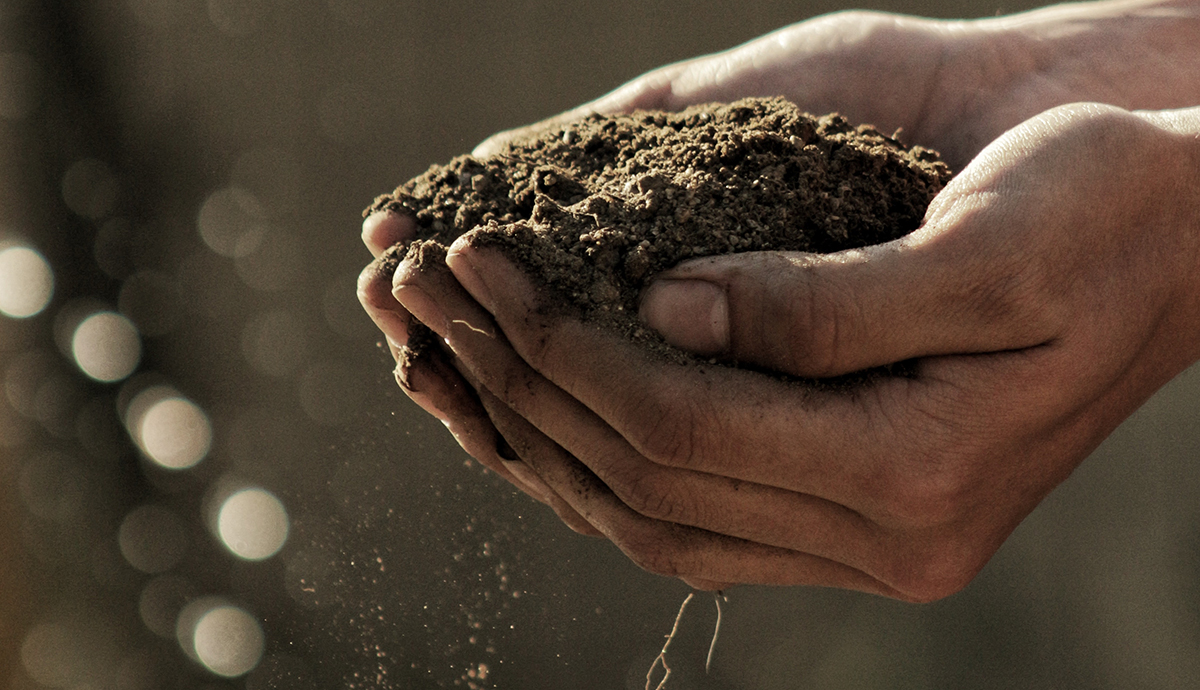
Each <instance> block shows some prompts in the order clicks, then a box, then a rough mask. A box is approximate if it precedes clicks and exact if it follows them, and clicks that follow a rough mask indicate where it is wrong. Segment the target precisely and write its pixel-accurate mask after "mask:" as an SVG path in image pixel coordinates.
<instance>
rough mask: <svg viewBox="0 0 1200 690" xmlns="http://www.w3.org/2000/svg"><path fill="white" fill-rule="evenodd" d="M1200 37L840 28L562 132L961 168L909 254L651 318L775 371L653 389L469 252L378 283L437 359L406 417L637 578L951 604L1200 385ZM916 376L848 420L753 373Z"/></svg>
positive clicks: (1026, 19)
mask: <svg viewBox="0 0 1200 690" xmlns="http://www.w3.org/2000/svg"><path fill="white" fill-rule="evenodd" d="M1198 17H1200V5H1198V4H1197V3H1195V2H1177V3H1145V2H1121V3H1102V4H1081V5H1068V6H1061V7H1054V8H1048V9H1046V10H1040V11H1038V12H1033V13H1027V14H1024V15H1015V16H1013V17H1007V18H998V19H988V20H981V21H975V22H935V21H931V20H922V19H915V18H910V17H898V16H893V15H882V14H874V13H858V12H855V13H841V14H837V15H831V16H829V17H823V18H818V19H815V20H811V21H809V22H804V23H801V24H798V25H795V26H792V27H788V28H785V29H783V30H781V31H779V32H776V33H774V34H771V35H768V36H766V37H764V38H762V39H759V40H758V41H755V42H752V43H750V44H747V45H745V46H742V47H740V48H737V49H734V50H733V51H729V52H727V53H723V54H718V55H714V56H709V57H706V58H699V59H697V60H693V61H689V62H685V63H681V64H678V65H672V66H668V67H666V68H663V69H661V70H658V71H655V72H652V73H650V74H648V75H645V76H643V77H641V78H639V79H638V80H635V81H634V82H631V83H630V84H628V85H626V86H624V87H622V88H621V89H618V90H617V91H616V92H614V93H613V94H610V95H609V96H606V97H604V98H602V99H600V100H598V101H596V102H595V103H593V104H589V105H587V106H583V107H582V108H581V109H579V110H577V111H573V112H572V113H568V114H565V115H564V116H562V117H571V116H577V115H578V114H580V113H581V112H585V111H589V110H599V111H606V112H607V111H618V110H626V109H630V108H634V107H664V108H678V107H682V106H684V105H687V104H689V103H692V102H702V101H708V100H730V99H732V98H736V97H740V96H744V95H763V94H776V93H784V94H785V95H787V96H788V97H789V98H792V99H793V100H795V101H796V102H797V103H799V104H801V105H802V106H803V107H805V108H806V109H808V110H811V111H815V112H825V111H827V110H839V111H841V112H843V113H844V114H846V115H847V116H848V117H850V118H851V119H852V120H867V121H873V122H875V123H877V124H879V125H880V126H881V127H883V128H885V129H887V128H902V129H903V130H904V132H906V133H907V135H906V138H907V139H908V140H909V141H911V142H912V143H919V144H922V145H926V146H931V147H934V148H938V149H939V150H942V151H943V152H944V153H945V154H946V155H947V157H948V159H949V160H950V162H951V163H952V165H955V164H956V165H957V166H961V167H962V171H961V172H960V173H959V174H958V175H957V176H956V177H955V179H954V180H953V181H952V182H951V183H950V185H948V186H947V187H946V189H945V190H943V192H942V193H941V194H940V195H939V196H938V197H937V198H936V199H935V200H934V202H933V204H932V205H931V207H930V209H929V211H928V213H927V215H926V218H925V222H924V223H923V225H922V227H921V228H920V229H919V230H917V231H916V232H914V233H913V234H911V235H909V236H908V237H905V238H902V239H901V240H898V241H896V242H892V243H889V244H886V245H881V246H878V247H871V248H867V249H862V250H854V251H849V252H841V253H838V254H833V255H824V256H813V255H805V254H799V253H783V252H756V253H746V254H738V255H731V256H725V257H714V258H708V259H700V260H695V261H690V262H685V263H684V264H681V265H680V266H678V267H676V268H674V269H672V270H670V271H667V272H666V273H664V274H662V275H661V276H659V278H658V279H657V281H656V282H655V283H654V284H653V285H652V286H651V287H650V288H649V289H648V290H647V292H646V293H645V294H644V295H643V302H642V306H641V316H642V318H643V320H644V321H645V322H646V323H647V324H648V325H649V326H651V327H653V328H655V329H657V330H658V331H659V332H660V333H662V334H663V335H664V337H665V338H666V339H667V340H668V341H670V342H672V343H674V344H676V345H677V346H679V347H682V348H684V349H688V350H692V351H694V352H697V353H700V354H703V355H705V356H709V357H714V358H717V359H721V360H725V361H728V362H738V363H743V364H752V365H754V367H755V370H750V369H747V368H735V367H728V366H705V367H682V366H679V365H675V364H667V363H663V362H662V361H661V360H658V359H655V358H654V357H652V356H650V355H648V354H647V353H645V352H643V351H641V350H640V349H639V348H638V347H636V346H634V345H632V344H630V343H628V342H626V341H624V340H622V339H620V338H619V337H617V336H615V335H613V334H609V333H606V332H603V331H600V330H598V329H596V328H593V327H591V326H590V325H589V324H586V323H582V322H580V321H578V320H574V319H571V318H567V317H550V316H547V315H546V312H545V311H544V310H541V309H539V299H540V297H539V295H538V293H537V291H535V290H534V289H533V287H532V284H531V283H530V281H529V280H528V278H527V277H526V276H524V275H523V274H522V273H521V272H520V271H519V270H518V269H517V268H516V267H515V266H514V265H513V264H512V263H510V262H508V261H507V260H506V259H505V258H504V257H503V256H502V255H501V254H499V253H498V252H496V251H495V250H486V249H480V248H476V247H473V246H471V238H470V235H469V234H468V235H467V236H464V237H463V238H461V239H460V240H458V241H457V242H455V244H454V245H453V246H452V247H451V251H450V254H449V256H448V258H447V261H446V265H445V266H431V267H430V266H427V267H417V266H413V265H410V264H407V263H404V262H401V263H400V264H399V265H398V266H397V267H396V268H395V270H394V271H392V270H390V268H389V265H388V264H386V263H384V262H381V261H377V262H375V263H374V264H372V265H371V266H369V267H368V268H367V270H366V271H364V274H363V277H362V279H361V281H360V297H361V298H362V300H363V303H364V305H365V306H366V308H367V311H368V313H370V314H371V315H372V318H374V319H375V322H376V323H377V324H378V325H379V326H380V328H381V329H382V330H383V332H384V333H385V334H386V335H387V336H388V339H389V342H391V343H392V344H393V347H395V345H396V344H398V343H402V342H403V341H404V338H405V337H406V335H407V323H408V321H409V319H410V318H411V317H412V316H415V317H416V318H418V319H419V320H420V321H422V322H423V323H425V324H427V325H429V326H430V327H431V328H433V329H434V330H435V331H436V332H437V333H438V334H439V335H440V336H441V337H443V338H444V339H445V340H446V342H447V344H448V345H449V353H447V354H444V355H441V356H439V357H438V358H436V359H435V360H432V361H431V362H430V363H428V364H424V365H420V366H416V367H412V368H404V367H401V368H400V369H399V370H398V379H399V380H400V381H401V385H402V386H403V387H405V389H406V391H408V392H409V394H410V396H412V397H413V399H414V400H416V401H417V402H418V403H419V404H420V405H422V407H424V408H425V409H426V410H428V411H430V412H431V413H433V414H435V415H437V416H439V417H440V418H441V419H443V421H445V422H446V423H447V425H448V426H449V427H450V430H451V432H452V433H454V434H455V436H456V438H458V440H459V442H460V443H461V444H462V445H463V447H464V448H466V449H467V451H468V452H470V453H471V454H472V455H474V456H476V457H477V458H479V459H480V460H481V461H482V462H484V463H486V464H488V465H489V466H490V467H492V468H493V469H496V471H498V472H500V473H501V474H502V475H503V476H505V477H506V478H508V479H509V480H510V481H512V482H513V483H514V484H515V485H517V486H518V487H520V488H522V489H523V490H525V491H526V492H527V493H529V494H530V495H531V496H533V497H534V498H537V499H538V500H541V501H543V502H545V503H547V504H549V505H550V506H551V507H553V508H554V510H555V511H556V512H557V513H558V514H559V515H560V517H562V518H563V520H564V521H565V522H566V523H567V524H568V525H570V526H571V527H572V528H574V529H576V530H577V531H580V532H583V533H590V534H600V535H603V536H604V537H606V538H608V539H610V540H611V541H612V542H613V543H614V544H616V545H617V546H618V547H619V548H621V549H622V550H623V551H624V552H625V553H626V554H628V555H629V557H630V558H631V559H632V560H633V561H634V562H635V563H637V564H638V565H639V566H641V567H643V568H646V569H647V570H650V571H653V572H657V573H661V574H664V575H669V576H674V577H679V578H682V579H684V580H685V581H687V582H689V583H690V584H692V585H693V586H697V587H703V588H720V587H723V586H727V585H728V584H731V583H763V584H806V585H823V586H834V587H844V588H850V589H858V590H862V591H868V592H874V593H878V594H882V595H885V596H891V597H895V598H899V599H904V600H910V601H932V600H935V599H938V598H941V597H944V596H947V595H949V594H952V593H954V592H956V591H958V590H960V589H961V588H962V587H964V586H966V584H967V583H968V582H970V580H971V579H972V578H973V577H974V576H975V575H976V574H977V573H978V571H979V570H980V569H981V568H982V567H983V566H984V564H986V562H987V561H988V559H990V557H991V556H992V554H994V553H995V551H996V550H997V549H998V548H999V547H1000V545H1001V544H1002V543H1003V542H1004V540H1005V539H1006V538H1007V537H1008V535H1009V534H1010V533H1011V532H1012V530H1013V529H1014V528H1015V527H1016V525H1017V524H1019V523H1020V521H1021V520H1022V519H1023V518H1024V517H1025V516H1026V515H1028V513H1029V512H1030V511H1031V510H1033V508H1034V507H1036V506H1037V504H1038V503H1039V502H1040V501H1041V500H1042V499H1043V498H1044V497H1045V496H1046V494H1047V493H1049V491H1051V490H1052V489H1053V488H1054V487H1055V486H1057V485H1058V484H1059V483H1060V482H1062V481H1063V480H1064V479H1065V478H1066V477H1067V476H1068V475H1069V474H1070V472H1071V471H1072V470H1073V469H1074V468H1075V467H1076V466H1077V465H1078V464H1079V463H1080V462H1082V460H1083V459H1084V458H1085V457H1087V455H1088V454H1089V453H1090V452H1091V451H1092V450H1093V449H1094V448H1095V447H1096V446H1097V445H1098V444H1099V443H1100V442H1101V441H1102V440H1103V439H1104V438H1105V437H1106V436H1108V434H1109V433H1111V431H1112V430H1113V429H1114V428H1115V427H1116V426H1117V425H1118V424H1119V423H1120V422H1121V421H1122V420H1124V419H1125V418H1126V417H1127V416H1128V415H1129V414H1131V413H1132V412H1133V411H1134V410H1135V409H1137V407H1138V406H1140V405H1141V404H1142V403H1143V402H1144V401H1145V400H1146V399H1147V398H1148V397H1149V396H1150V395H1152V394H1153V393H1154V391H1155V390H1157V389H1158V388H1159V387H1161V386H1162V385H1163V384H1165V383H1166V382H1167V381H1169V380H1170V379H1171V378H1172V377H1174V376H1175V375H1176V374H1178V373H1179V372H1180V371H1182V370H1183V369H1184V368H1186V367H1187V366H1189V365H1190V364H1192V363H1193V362H1195V361H1196V360H1197V359H1200V337H1198V336H1197V334H1200V285H1197V284H1196V282H1197V280H1198V279H1197V278H1196V277H1195V276H1196V275H1197V274H1198V272H1197V271H1196V268H1197V266H1200V108H1188V107H1187V106H1193V105H1195V104H1196V103H1200V80H1197V79H1196V78H1195V77H1194V75H1195V74H1200V47H1198V46H1200V19H1198ZM1088 101H1103V103H1105V104H1103V105H1102V104H1100V103H1098V102H1088ZM1131 108H1138V109H1140V110H1131ZM1171 108H1174V110H1171ZM538 126H539V125H535V126H534V127H538ZM540 126H545V125H540ZM523 131H528V130H523ZM519 134H520V132H517V133H505V134H501V135H497V137H493V138H492V139H489V140H488V141H487V142H484V144H482V145H481V147H480V151H479V152H480V153H486V152H487V151H489V150H494V147H495V146H497V145H499V142H501V141H502V140H503V139H504V138H505V137H510V136H514V135H519ZM412 233H413V224H412V221H411V219H407V218H403V217H399V216H390V215H382V214H381V215H377V216H373V217H371V218H368V219H367V221H366V222H365V223H364V240H365V242H366V243H367V246H368V247H369V248H370V249H371V250H372V252H373V253H375V254H376V255H377V256H378V255H379V254H380V253H381V252H382V251H383V249H384V248H386V247H387V246H389V245H391V244H394V243H396V242H404V241H406V240H407V239H409V238H411V236H412ZM496 296H502V299H498V298H497V297H496ZM906 360H911V361H913V362H914V366H915V375H914V376H912V377H911V378H881V379H878V380H875V381H874V382H872V383H871V384H869V385H867V386H865V387H861V388H859V389H856V390H854V391H850V392H847V391H829V390H822V389H816V388H813V387H808V386H802V385H798V384H794V383H785V382H782V381H780V380H779V379H777V378H774V377H770V376H766V375H764V374H762V373H758V372H759V371H761V370H764V369H765V370H770V371H776V372H782V373H787V374H792V375H796V376H801V377H825V376H833V375H837V374H841V373H846V372H852V371H857V370H860V369H863V368H867V367H872V366H878V365H883V364H888V363H894V362H900V361H906Z"/></svg>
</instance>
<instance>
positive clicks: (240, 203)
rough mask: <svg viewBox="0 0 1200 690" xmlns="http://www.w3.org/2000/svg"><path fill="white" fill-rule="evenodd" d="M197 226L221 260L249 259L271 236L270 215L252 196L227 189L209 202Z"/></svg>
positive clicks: (212, 196) (199, 217)
mask: <svg viewBox="0 0 1200 690" xmlns="http://www.w3.org/2000/svg"><path fill="white" fill-rule="evenodd" d="M196 226H197V228H198V229H199V230H200V239H202V240H204V243H205V244H206V245H208V248H209V249H211V250H213V251H214V252H216V253H218V254H220V255H221V256H230V257H239V256H246V255H248V254H250V253H251V252H253V251H254V250H255V249H257V248H258V245H259V243H260V242H262V238H263V235H265V234H266V232H267V226H266V212H265V211H264V210H263V207H262V204H260V203H258V200H257V199H256V198H254V195H253V194H251V193H250V192H248V191H246V190H245V189H242V188H241V187H226V188H224V189H218V190H217V191H215V192H213V193H212V194H210V195H209V197H208V198H207V199H205V201H204V204H203V205H201V206H200V214H199V215H198V216H197V218H196Z"/></svg>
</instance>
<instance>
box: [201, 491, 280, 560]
mask: <svg viewBox="0 0 1200 690" xmlns="http://www.w3.org/2000/svg"><path fill="white" fill-rule="evenodd" d="M217 533H218V534H219V536H220V537H221V542H222V543H223V544H225V547H226V548H228V549H229V550H230V551H232V552H233V553H234V554H235V555H237V556H239V557H240V558H244V559H246V560H250V561H260V560H263V559H266V558H270V557H271V556H274V555H275V554H276V553H278V552H279V550H280V549H281V548H283V544H284V542H286V541H287V536H288V515H287V509H285V508H284V507H283V503H282V502H280V500H279V499H278V498H276V497H275V496H274V495H273V494H272V493H271V492H269V491H266V490H265V489H243V490H242V491H239V492H237V493H235V494H233V495H232V496H230V497H229V498H227V499H225V502H224V503H222V504H221V510H220V512H219V513H218V515H217Z"/></svg>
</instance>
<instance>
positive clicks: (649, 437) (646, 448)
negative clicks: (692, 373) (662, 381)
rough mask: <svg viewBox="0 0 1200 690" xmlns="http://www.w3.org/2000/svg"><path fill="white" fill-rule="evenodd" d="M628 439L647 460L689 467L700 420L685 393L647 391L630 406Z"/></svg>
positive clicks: (696, 445) (697, 443)
mask: <svg viewBox="0 0 1200 690" xmlns="http://www.w3.org/2000/svg"><path fill="white" fill-rule="evenodd" d="M631 412H632V414H631V416H630V419H631V420H632V422H633V423H632V424H631V428H632V431H631V433H630V438H629V440H630V442H631V443H632V444H633V446H634V448H636V449H637V450H638V452H639V453H641V454H642V455H643V456H645V457H646V458H647V459H648V460H650V461H651V462H654V463H657V464H659V465H665V466H668V467H683V468H686V467H691V466H692V465H694V464H695V454H696V452H697V450H698V447H699V446H700V445H701V442H700V439H699V436H700V434H701V433H702V432H701V431H700V427H701V426H702V424H701V421H700V420H699V419H698V414H697V412H696V410H695V408H694V407H693V406H692V404H691V403H690V402H689V401H688V400H687V398H686V397H676V396H674V395H668V394H664V393H663V392H661V391H651V392H648V394H647V395H645V396H644V397H643V398H642V399H641V400H640V402H639V403H638V404H636V405H634V406H633V407H632V408H631Z"/></svg>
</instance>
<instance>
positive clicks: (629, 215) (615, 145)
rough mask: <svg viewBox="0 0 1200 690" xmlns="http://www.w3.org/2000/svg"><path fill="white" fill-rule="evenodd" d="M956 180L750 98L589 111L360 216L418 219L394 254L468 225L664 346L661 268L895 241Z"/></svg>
mask: <svg viewBox="0 0 1200 690" xmlns="http://www.w3.org/2000/svg"><path fill="white" fill-rule="evenodd" d="M950 176H951V173H950V170H949V169H948V168H947V167H946V165H945V164H944V163H942V162H941V160H940V158H939V156H938V154H937V153H936V152H934V151H932V150H929V149H925V148H921V147H912V148H908V147H905V146H904V145H903V144H901V143H900V142H899V141H898V140H897V139H896V137H895V136H894V135H893V136H888V135H885V134H883V133H882V132H879V131H878V130H876V129H875V128H873V127H870V126H866V125H861V126H854V125H852V124H850V123H849V122H847V121H846V120H845V119H844V118H842V117H840V116H839V115H836V114H832V115H824V116H820V117H815V116H811V115H808V114H806V113H803V112H801V111H800V110H799V109H798V108H797V107H796V106H795V105H793V104H792V103H790V102H788V101H786V100H783V99H780V98H770V99H746V100H741V101H737V102H735V103H731V104H708V105H700V106H694V107H691V108H688V109H686V110H683V111H681V112H675V113H667V112H650V111H645V112H643V111H639V112H634V113H632V114H628V115H617V116H600V115H593V116H590V117H587V118H585V119H582V120H579V121H577V122H573V123H569V124H565V125H562V126H559V127H555V128H552V129H548V130H544V131H542V132H541V133H539V134H537V135H535V136H533V137H531V138H528V139H524V140H519V141H514V142H511V143H509V144H508V145H507V147H506V148H505V150H503V151H502V152H500V153H499V154H497V155H494V156H492V157H490V158H485V159H476V158H473V157H471V156H460V157H458V158H455V159H454V160H452V161H450V162H449V163H447V164H445V165H435V166H433V167H431V168H430V169H429V170H428V171H427V172H426V173H425V174H423V175H421V176H419V177H417V178H415V179H413V180H411V181H409V182H407V183H405V184H403V185H401V186H400V187H399V188H398V189H396V190H395V191H394V192H393V193H392V194H389V195H384V196H380V197H378V198H377V199H376V200H375V202H374V203H373V204H372V205H371V207H370V208H368V209H367V211H366V213H367V214H369V213H372V212H375V211H380V210H390V211H394V212H398V213H403V214H408V215H411V216H413V217H414V218H415V219H416V222H417V224H418V226H419V228H420V229H419V232H418V240H419V241H417V242H414V243H413V246H411V247H408V248H399V247H398V248H396V249H395V250H394V253H395V254H397V255H398V254H399V253H400V252H401V251H408V252H414V253H415V254H418V255H422V256H429V257H441V256H444V251H439V250H441V249H442V248H444V247H445V246H446V245H449V244H450V243H451V242H452V241H453V240H454V239H455V238H457V237H458V236H459V235H462V234H463V233H466V232H469V231H472V230H476V231H477V232H476V234H475V236H474V237H475V239H474V241H475V242H477V243H480V244H483V245H494V246H499V247H501V248H503V249H504V251H505V252H506V253H507V254H508V255H509V256H511V257H512V258H513V259H514V260H515V261H516V262H518V263H519V264H520V265H522V266H523V267H524V268H525V269H526V270H527V271H528V273H529V274H530V275H531V277H532V278H533V279H534V280H535V281H536V282H537V283H538V284H539V285H540V286H541V287H542V288H544V290H545V293H544V294H545V297H546V303H547V308H548V309H553V310H562V311H568V312H572V313H576V314H578V315H580V316H581V317H582V318H584V319H589V320H593V321H597V322H600V323H602V324H604V325H605V326H607V327H611V328H616V329H619V330H620V331H622V332H624V333H626V334H627V335H629V336H630V337H633V338H637V339H644V340H647V341H648V342H651V343H655V344H654V345H653V347H654V348H655V349H659V350H662V351H664V352H670V351H671V349H670V348H668V347H667V346H665V344H663V343H661V341H658V340H657V339H656V337H655V336H653V335H652V334H650V333H648V332H647V331H646V330H645V329H643V328H641V326H640V325H639V323H638V321H637V318H636V315H637V306H638V296H639V294H640V293H641V291H642V290H643V289H644V288H645V287H646V286H647V285H648V284H649V281H650V280H651V279H652V278H653V277H654V276H655V274H657V273H659V272H660V271H662V270H664V269H667V268H670V267H672V266H674V265H676V264H678V263H679V262H681V261H684V260H687V259H692V258H697V257H703V256H711V255H714V254H725V253H730V252H749V251H762V250H785V251H802V252H818V253H828V252H836V251H840V250H844V249H851V248H856V247H863V246H866V245H871V244H879V243H883V242H888V241H890V240H893V239H896V238H898V237H901V236H903V235H905V234H908V233H909V232H911V231H913V230H914V229H916V228H917V227H918V225H919V224H920V222H921V219H922V217H923V216H924V214H925V209H926V207H927V206H928V205H929V202H930V201H931V200H932V199H933V197H934V196H935V195H936V194H937V193H938V192H939V191H940V190H941V189H942V187H943V186H944V185H945V184H946V182H947V181H949V179H950ZM435 260H437V259H435ZM414 335H416V334H414ZM414 342H428V339H422V338H420V337H418V338H416V339H415V340H414ZM409 354H410V355H415V354H416V353H409ZM672 356H674V357H676V358H677V359H678V358H679V357H680V353H678V352H677V351H675V352H674V353H673V355H672Z"/></svg>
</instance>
